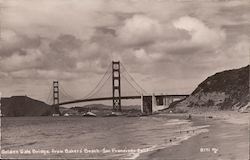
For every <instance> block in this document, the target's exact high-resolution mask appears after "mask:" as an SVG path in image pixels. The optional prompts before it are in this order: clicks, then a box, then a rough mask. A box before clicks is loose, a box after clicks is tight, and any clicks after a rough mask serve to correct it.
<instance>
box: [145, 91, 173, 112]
mask: <svg viewBox="0 0 250 160" xmlns="http://www.w3.org/2000/svg"><path fill="white" fill-rule="evenodd" d="M172 102H174V97H172V96H168V95H154V94H153V95H146V96H145V95H142V96H141V112H142V113H146V114H152V113H154V112H157V111H159V110H163V109H166V108H168V107H169V106H170V104H171V103H172Z"/></svg>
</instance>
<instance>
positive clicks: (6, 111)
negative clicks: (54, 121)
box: [1, 96, 54, 117]
mask: <svg viewBox="0 0 250 160" xmlns="http://www.w3.org/2000/svg"><path fill="white" fill-rule="evenodd" d="M1 113H2V115H3V116H7V117H18V116H49V115H52V114H53V113H54V108H53V107H51V106H50V105H48V104H46V103H44V102H42V101H38V100H35V99H32V98H30V97H27V96H12V97H2V98H1Z"/></svg>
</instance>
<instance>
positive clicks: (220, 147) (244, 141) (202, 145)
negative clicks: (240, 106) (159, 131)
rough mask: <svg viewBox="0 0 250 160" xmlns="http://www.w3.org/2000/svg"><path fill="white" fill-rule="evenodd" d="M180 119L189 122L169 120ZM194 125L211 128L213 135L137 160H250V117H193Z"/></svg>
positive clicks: (230, 114) (223, 113)
mask: <svg viewBox="0 0 250 160" xmlns="http://www.w3.org/2000/svg"><path fill="white" fill-rule="evenodd" d="M176 116H177V117H182V118H185V117H187V114H170V115H169V117H176ZM211 116H212V117H211ZM209 117H210V118H209ZM192 121H193V122H194V125H210V127H209V128H208V129H209V131H208V132H204V133H200V134H198V135H196V136H193V137H191V138H189V139H188V140H184V141H182V142H180V144H178V145H172V146H169V147H167V148H164V149H160V150H156V151H152V152H148V153H145V154H142V155H140V157H138V158H137V159H155V160H160V159H162V160H163V159H164V160H184V159H185V160H195V159H196V160H248V159H249V113H239V112H233V111H219V112H210V113H206V114H204V113H202V114H201V113H198V114H197V113H196V114H192ZM172 143H174V142H172Z"/></svg>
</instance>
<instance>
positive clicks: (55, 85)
mask: <svg viewBox="0 0 250 160" xmlns="http://www.w3.org/2000/svg"><path fill="white" fill-rule="evenodd" d="M53 106H54V107H55V112H56V113H57V114H59V113H60V112H59V82H58V81H53Z"/></svg>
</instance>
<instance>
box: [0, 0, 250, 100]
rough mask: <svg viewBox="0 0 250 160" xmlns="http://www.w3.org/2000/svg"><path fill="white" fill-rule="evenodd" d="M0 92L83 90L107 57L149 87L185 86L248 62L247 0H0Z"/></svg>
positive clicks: (40, 94) (40, 95)
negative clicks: (59, 87)
mask: <svg viewBox="0 0 250 160" xmlns="http://www.w3.org/2000/svg"><path fill="white" fill-rule="evenodd" d="M0 4H1V6H2V7H1V8H2V9H1V14H0V18H1V41H0V91H1V92H2V95H3V96H11V95H25V94H26V95H29V96H31V97H33V98H37V99H41V100H45V99H46V97H47V96H48V91H49V89H50V86H51V83H52V81H53V80H59V81H60V83H61V84H62V85H63V86H64V88H65V89H66V90H67V91H68V92H69V94H71V95H72V96H74V97H76V98H78V97H82V96H84V95H85V94H86V93H88V92H89V91H90V90H91V89H92V88H93V87H94V86H95V85H96V83H97V82H98V81H99V79H100V78H101V76H102V75H103V74H104V72H105V71H106V68H107V67H108V65H109V64H110V63H111V61H112V60H120V61H121V62H122V63H123V64H124V65H125V66H126V68H127V70H128V71H129V72H130V73H131V75H132V76H133V77H134V79H136V80H137V82H138V83H139V84H140V85H141V86H142V87H143V88H144V89H145V90H147V91H148V92H156V93H161V92H164V93H190V92H192V91H193V90H194V89H195V87H196V86H197V85H198V84H199V83H200V82H201V81H203V80H204V79H206V78H207V76H209V75H211V74H214V73H215V72H218V71H222V70H224V69H232V68H238V67H242V66H245V65H247V64H248V63H249V48H250V47H249V41H250V40H249V37H250V4H249V0H42V1H41V0H1V1H0Z"/></svg>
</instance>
